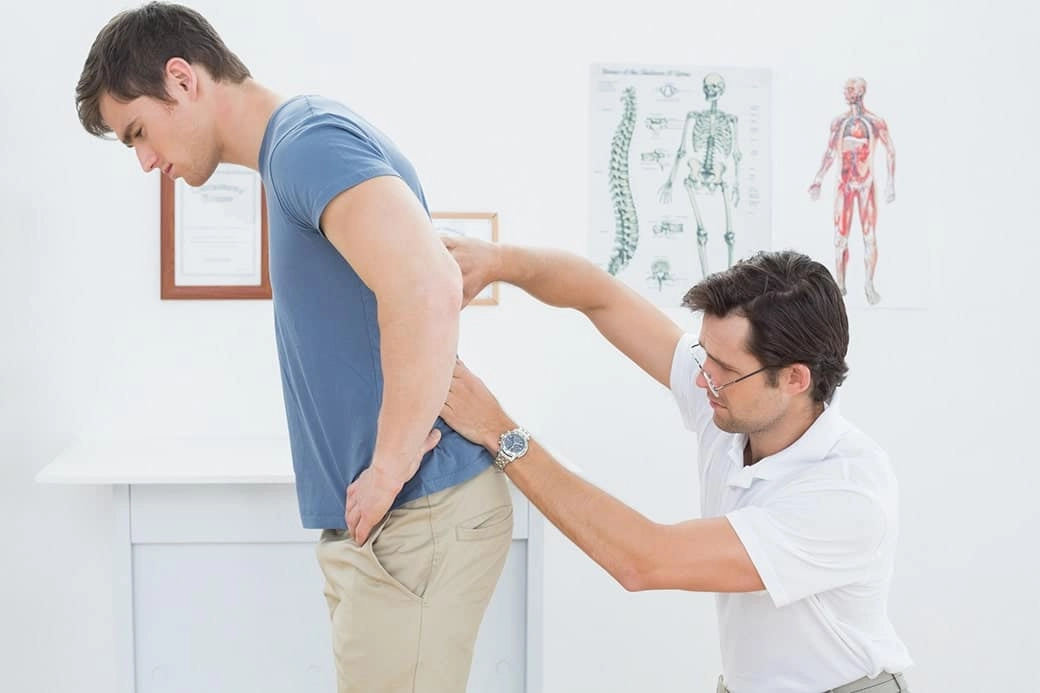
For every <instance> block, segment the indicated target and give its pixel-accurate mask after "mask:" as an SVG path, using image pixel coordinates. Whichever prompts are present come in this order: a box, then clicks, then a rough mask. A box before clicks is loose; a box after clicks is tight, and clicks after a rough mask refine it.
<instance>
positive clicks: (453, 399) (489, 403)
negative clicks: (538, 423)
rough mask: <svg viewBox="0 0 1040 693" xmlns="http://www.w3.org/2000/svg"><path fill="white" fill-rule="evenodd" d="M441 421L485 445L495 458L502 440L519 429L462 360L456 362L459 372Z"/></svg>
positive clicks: (482, 382)
mask: <svg viewBox="0 0 1040 693" xmlns="http://www.w3.org/2000/svg"><path fill="white" fill-rule="evenodd" d="M441 418H442V419H444V421H445V422H446V423H447V424H448V425H449V426H451V427H452V428H454V429H455V430H456V431H457V432H458V433H459V435H461V436H462V437H464V438H466V439H468V440H470V441H472V442H474V443H476V444H477V445H483V446H484V447H485V448H487V449H488V451H490V452H491V453H492V454H495V453H497V452H498V438H499V436H501V435H502V434H503V433H505V432H506V431H509V430H511V429H513V428H516V424H515V423H513V421H512V420H511V419H510V418H509V417H508V416H507V415H506V413H505V412H504V411H503V410H502V406H501V405H500V404H499V403H498V400H497V399H495V396H494V395H492V394H491V391H490V390H488V389H487V386H486V385H485V384H484V381H482V380H481V379H480V378H478V377H477V376H476V375H474V374H473V372H472V371H471V370H470V369H468V368H466V366H465V364H463V363H462V361H460V360H456V361H455V372H454V373H453V374H452V377H451V387H450V389H449V390H448V399H447V401H446V402H445V403H444V409H443V410H441Z"/></svg>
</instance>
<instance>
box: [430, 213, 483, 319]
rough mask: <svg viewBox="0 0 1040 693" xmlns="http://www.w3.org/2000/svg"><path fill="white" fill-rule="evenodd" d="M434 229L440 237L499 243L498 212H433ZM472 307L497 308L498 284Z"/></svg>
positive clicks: (475, 297)
mask: <svg viewBox="0 0 1040 693" xmlns="http://www.w3.org/2000/svg"><path fill="white" fill-rule="evenodd" d="M430 216H431V217H432V219H433V228H434V230H435V231H436V232H437V234H438V235H442V236H443V235H448V236H450V235H458V236H465V237H468V238H479V239H480V240H482V241H487V242H488V243H498V213H497V212H433V213H431V214H430ZM469 305H471V306H497V305H498V282H491V283H490V284H488V285H487V286H486V287H484V290H483V291H481V292H480V293H479V294H477V295H476V296H474V297H473V300H472V301H470V302H469Z"/></svg>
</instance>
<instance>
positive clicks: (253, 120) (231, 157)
mask: <svg viewBox="0 0 1040 693" xmlns="http://www.w3.org/2000/svg"><path fill="white" fill-rule="evenodd" d="M214 86H215V89H216V103H217V106H216V108H217V132H218V135H219V137H220V141H221V143H222V148H221V155H220V160H221V162H222V163H228V164H238V165H240V166H246V167H248V168H251V169H253V170H254V171H258V170H259V169H260V145H261V143H262V142H263V140H264V133H265V132H266V131H267V123H268V121H269V120H270V119H271V115H272V114H273V113H274V111H275V109H276V108H278V106H279V105H280V104H281V103H282V98H281V97H280V96H278V95H277V94H275V93H274V92H273V91H271V90H269V89H267V88H266V87H264V86H262V85H261V84H259V83H257V82H255V81H254V80H252V79H247V80H246V81H244V82H242V83H241V84H220V83H218V84H216V85H214Z"/></svg>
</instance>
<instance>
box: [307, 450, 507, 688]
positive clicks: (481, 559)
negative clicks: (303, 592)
mask: <svg viewBox="0 0 1040 693" xmlns="http://www.w3.org/2000/svg"><path fill="white" fill-rule="evenodd" d="M512 535H513V504H512V501H511V500H510V497H509V488H508V486H507V485H506V480H505V476H504V475H503V474H502V473H501V472H499V471H498V470H497V469H495V468H494V467H489V468H488V469H487V471H484V472H481V473H480V474H479V475H477V476H476V477H474V478H473V479H471V480H469V481H467V482H465V483H463V484H460V485H458V486H454V487H452V488H448V489H445V490H443V491H438V492H437V493H434V494H431V495H429V496H427V497H425V498H420V499H418V500H415V501H412V502H410V503H406V504H405V505H403V506H401V507H400V508H396V509H394V510H392V511H390V513H389V514H388V515H387V517H386V518H385V519H384V520H383V522H382V523H381V524H379V525H377V526H376V527H375V528H374V529H373V530H372V534H371V536H370V537H369V540H368V541H367V542H365V544H364V545H363V546H358V545H357V543H355V542H354V540H353V539H352V538H351V537H350V536H349V535H348V534H347V532H346V531H345V530H330V529H327V530H324V531H323V532H322V535H321V542H320V543H319V544H318V549H317V552H318V562H319V563H320V564H321V569H322V572H323V573H324V574H325V598H326V599H327V601H328V604H329V612H330V614H331V617H332V644H333V652H334V654H335V659H336V675H337V680H338V691H339V693H463V692H464V691H465V690H466V682H467V680H468V679H469V669H470V664H471V662H472V660H473V643H474V641H475V640H476V638H477V630H478V629H479V628H480V622H481V620H482V619H483V617H484V611H485V609H486V608H487V605H488V602H489V601H490V600H491V594H492V593H493V592H494V590H495V585H496V584H497V582H498V578H499V576H500V575H501V573H502V567H503V566H504V565H505V560H506V556H507V554H508V553H509V545H510V542H511V541H512Z"/></svg>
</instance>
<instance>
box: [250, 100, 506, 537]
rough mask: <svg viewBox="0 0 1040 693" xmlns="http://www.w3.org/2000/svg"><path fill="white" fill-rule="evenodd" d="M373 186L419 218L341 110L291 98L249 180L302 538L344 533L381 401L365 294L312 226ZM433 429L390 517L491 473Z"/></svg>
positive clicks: (407, 176)
mask: <svg viewBox="0 0 1040 693" xmlns="http://www.w3.org/2000/svg"><path fill="white" fill-rule="evenodd" d="M376 176H397V177H399V178H401V179H402V180H404V181H405V183H407V184H408V186H409V187H410V188H411V189H412V191H413V192H414V193H415V195H416V197H417V198H418V199H419V200H420V201H421V202H422V204H423V207H426V199H425V197H424V196H423V191H422V188H421V186H420V184H419V180H418V177H417V176H416V173H415V169H414V168H412V165H411V164H410V163H409V162H408V161H407V160H406V159H405V158H404V156H402V155H401V153H400V152H399V151H398V150H397V148H396V147H395V146H394V144H393V143H392V142H391V141H390V140H389V139H387V137H386V136H385V135H383V134H382V133H381V132H379V131H378V130H376V129H375V128H374V127H372V126H371V125H370V124H369V123H367V122H365V120H363V119H362V118H361V117H360V116H358V115H357V114H356V113H354V112H353V111H351V110H350V109H348V108H346V107H345V106H343V105H341V104H339V103H336V102H334V101H330V100H328V99H325V98H320V97H315V96H301V97H296V98H293V99H291V100H289V101H287V102H286V103H284V104H282V105H281V106H279V107H278V109H277V110H276V111H275V112H274V114H273V115H272V116H271V120H270V121H269V122H268V124H267V130H266V132H265V133H264V138H263V142H262V143H261V145H260V177H261V179H262V180H263V182H264V190H265V192H266V195H267V216H268V233H269V236H270V253H269V255H270V272H271V288H272V292H273V298H274V321H275V335H276V338H277V341H278V359H279V363H280V365H281V374H282V393H283V396H284V399H285V411H286V416H287V419H288V425H289V442H290V445H291V448H292V457H293V468H294V470H295V473H296V493H297V498H298V500H299V504H300V517H301V519H302V521H303V526H304V527H307V528H312V529H343V528H345V527H346V522H345V520H344V517H343V515H344V507H345V502H346V491H347V486H348V485H350V483H351V482H352V481H353V480H354V479H356V478H357V477H358V475H359V474H361V472H362V471H363V470H364V469H365V468H366V467H368V465H369V463H370V462H371V460H372V453H373V450H374V449H375V439H376V422H377V419H378V416H379V408H380V403H381V402H382V396H383V372H382V365H381V362H380V353H379V325H378V322H377V319H376V298H375V294H373V293H372V291H371V290H369V288H368V287H367V286H366V285H365V284H364V283H363V282H362V281H361V278H360V277H358V275H357V273H356V272H355V271H354V269H353V268H352V267H351V266H350V264H349V263H348V262H347V261H346V260H345V259H344V258H343V256H342V255H341V254H340V253H339V251H337V250H336V248H335V247H334V246H333V245H332V243H330V242H329V241H328V240H327V239H326V238H325V236H324V235H323V233H322V232H321V230H320V228H319V220H320V219H321V214H322V212H323V211H324V209H325V207H326V205H327V204H328V203H329V202H331V201H332V199H333V198H334V197H336V195H338V194H339V193H341V192H343V191H344V190H347V189H348V188H350V187H352V186H354V185H357V184H359V183H361V182H363V181H365V180H368V179H370V178H374V177H376ZM428 211H429V210H428V209H427V212H428ZM430 232H431V233H433V231H432V229H431V231H430ZM402 252H406V251H402ZM386 270H387V271H388V272H392V271H393V268H392V267H388V268H386ZM416 348H422V345H416ZM436 426H437V428H439V429H440V430H441V434H442V437H441V441H440V443H438V445H437V447H436V448H434V449H433V450H432V451H431V452H430V453H429V454H427V455H426V457H425V458H424V459H423V461H422V464H421V465H420V467H419V472H418V473H417V474H416V475H415V477H414V478H412V479H411V480H410V481H409V482H408V483H406V484H405V486H404V488H403V489H402V491H401V493H400V495H399V496H398V497H397V499H396V500H395V502H394V506H395V507H396V506H397V505H400V504H401V503H406V502H408V501H410V500H414V499H416V498H419V497H422V496H425V495H428V494H430V493H433V492H435V491H439V490H441V489H444V488H447V487H449V486H453V485H455V484H459V483H461V482H463V481H466V480H468V479H470V478H472V477H474V476H476V475H477V474H479V473H480V472H481V471H483V470H485V469H487V467H488V465H489V464H490V463H491V457H490V455H489V454H488V453H487V452H486V451H485V450H484V449H483V448H482V447H480V446H477V445H474V444H472V443H470V442H469V441H467V440H466V439H465V438H463V437H462V436H460V435H459V434H458V433H456V432H455V431H453V430H452V429H450V428H449V427H448V426H447V425H446V424H445V423H444V422H443V421H442V420H440V419H438V420H437V422H436ZM416 452H418V450H417V451H416Z"/></svg>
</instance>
